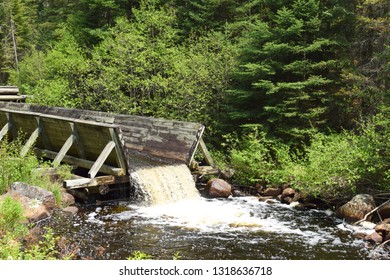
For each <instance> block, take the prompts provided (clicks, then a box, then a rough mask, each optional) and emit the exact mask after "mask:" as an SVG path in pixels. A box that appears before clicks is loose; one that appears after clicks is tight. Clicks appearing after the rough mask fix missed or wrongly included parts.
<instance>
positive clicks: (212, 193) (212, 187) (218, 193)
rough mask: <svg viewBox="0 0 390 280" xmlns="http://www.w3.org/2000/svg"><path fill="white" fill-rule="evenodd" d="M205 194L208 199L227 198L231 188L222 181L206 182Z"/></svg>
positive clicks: (212, 180)
mask: <svg viewBox="0 0 390 280" xmlns="http://www.w3.org/2000/svg"><path fill="white" fill-rule="evenodd" d="M205 192H206V196H207V197H210V198H228V197H229V196H230V195H231V194H232V186H231V185H230V184H229V183H228V182H226V181H224V180H222V179H211V180H209V181H208V182H207V185H206V187H205Z"/></svg>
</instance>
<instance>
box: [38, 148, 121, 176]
mask: <svg viewBox="0 0 390 280" xmlns="http://www.w3.org/2000/svg"><path fill="white" fill-rule="evenodd" d="M35 153H36V154H37V155H38V156H41V157H46V158H49V159H55V158H56V156H57V154H58V153H57V152H53V151H49V150H43V149H39V148H35ZM62 161H63V162H65V163H67V164H70V165H76V166H79V167H82V168H86V169H90V168H91V167H92V166H93V165H94V162H93V161H90V160H86V159H80V158H76V157H72V156H68V155H65V156H64V158H63V159H62ZM100 171H101V172H103V173H105V174H109V175H115V176H121V175H125V174H126V170H123V169H121V168H117V167H113V166H109V165H105V164H103V165H102V167H101V168H100Z"/></svg>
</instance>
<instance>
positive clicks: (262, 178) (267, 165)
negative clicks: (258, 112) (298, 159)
mask: <svg viewBox="0 0 390 280" xmlns="http://www.w3.org/2000/svg"><path fill="white" fill-rule="evenodd" d="M225 145H227V148H228V150H229V163H230V166H231V168H232V169H233V170H234V178H235V181H236V182H237V183H240V184H249V185H251V184H253V183H255V182H262V183H264V184H267V183H270V184H278V183H283V181H282V180H283V178H281V176H280V166H281V164H282V163H283V162H284V161H285V160H286V159H285V157H286V154H287V155H288V147H287V146H286V145H283V144H276V143H274V142H272V141H269V140H268V139H267V138H266V134H265V133H264V132H263V131H260V130H259V129H258V128H256V127H249V128H247V130H246V131H245V132H244V133H243V134H242V136H241V137H237V135H226V136H225Z"/></svg>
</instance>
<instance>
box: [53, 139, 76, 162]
mask: <svg viewBox="0 0 390 280" xmlns="http://www.w3.org/2000/svg"><path fill="white" fill-rule="evenodd" d="M75 139H76V137H75V136H74V135H73V134H72V135H70V136H69V138H68V139H67V140H66V141H65V143H64V145H63V146H62V148H61V150H60V151H59V152H58V154H57V156H56V157H55V158H54V161H53V165H54V166H57V165H59V164H60V163H61V161H62V160H63V158H64V156H65V155H66V153H67V152H68V151H69V149H70V147H71V146H72V145H73V143H74V142H75Z"/></svg>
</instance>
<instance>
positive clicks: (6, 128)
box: [0, 123, 11, 141]
mask: <svg viewBox="0 0 390 280" xmlns="http://www.w3.org/2000/svg"><path fill="white" fill-rule="evenodd" d="M10 126H11V125H10V123H6V124H5V126H3V128H2V129H1V131H0V141H1V140H3V137H4V136H5V135H6V134H7V133H8V130H9V128H10Z"/></svg>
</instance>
